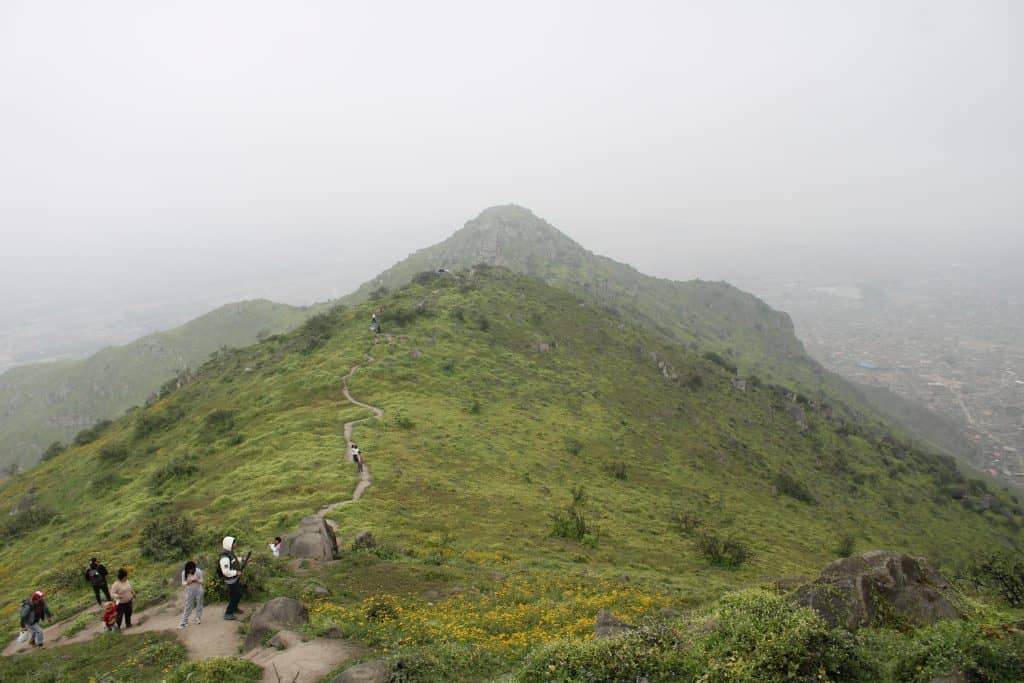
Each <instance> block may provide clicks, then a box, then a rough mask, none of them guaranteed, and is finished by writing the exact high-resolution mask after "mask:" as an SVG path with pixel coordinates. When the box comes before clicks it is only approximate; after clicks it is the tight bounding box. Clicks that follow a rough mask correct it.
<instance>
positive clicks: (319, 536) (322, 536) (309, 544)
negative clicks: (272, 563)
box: [281, 515, 338, 560]
mask: <svg viewBox="0 0 1024 683" xmlns="http://www.w3.org/2000/svg"><path fill="white" fill-rule="evenodd" d="M281 554H282V555H284V556H286V557H300V558H306V559H311V560H333V559H335V558H336V557H337V556H338V539H337V537H336V536H335V535H334V530H333V529H331V527H330V526H329V525H328V524H327V522H326V521H324V519H323V517H318V516H317V515H311V516H309V517H304V518H303V519H302V521H301V522H299V529H298V531H295V532H293V533H290V534H288V535H287V536H285V537H284V538H283V539H282V541H281Z"/></svg>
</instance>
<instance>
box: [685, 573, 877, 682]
mask: <svg viewBox="0 0 1024 683" xmlns="http://www.w3.org/2000/svg"><path fill="white" fill-rule="evenodd" d="M702 618H704V619H706V621H705V625H704V626H703V628H702V630H704V631H705V632H706V635H704V636H703V637H700V638H698V639H697V640H696V641H695V642H694V643H693V646H692V648H691V649H689V650H688V653H687V654H688V657H689V658H690V661H691V663H692V664H691V666H692V668H693V670H694V671H696V672H697V674H698V675H699V680H701V681H707V682H708V683H727V682H728V683H731V682H733V681H763V682H764V683H773V682H775V681H837V680H838V681H875V680H878V678H879V677H878V675H877V674H878V672H876V671H873V670H872V667H871V666H870V665H869V664H868V663H867V661H866V660H865V658H864V657H863V656H862V655H861V654H860V652H859V650H858V648H857V641H856V640H855V639H854V637H853V636H851V635H850V634H849V633H847V632H845V631H842V630H829V629H828V628H827V627H825V626H824V625H823V624H822V623H821V621H820V620H819V619H818V617H817V615H816V614H815V613H814V612H812V611H811V610H809V609H805V608H800V607H796V606H794V605H793V604H792V603H791V602H790V601H789V599H788V598H787V597H785V596H783V595H780V594H778V593H775V592H771V591H767V590H761V589H749V590H744V591H738V592H735V593H730V594H727V595H725V596H724V597H723V598H721V599H720V600H719V601H718V603H716V604H715V605H714V607H713V608H712V609H711V610H710V611H709V612H708V613H707V614H706V615H704V616H703V617H702Z"/></svg>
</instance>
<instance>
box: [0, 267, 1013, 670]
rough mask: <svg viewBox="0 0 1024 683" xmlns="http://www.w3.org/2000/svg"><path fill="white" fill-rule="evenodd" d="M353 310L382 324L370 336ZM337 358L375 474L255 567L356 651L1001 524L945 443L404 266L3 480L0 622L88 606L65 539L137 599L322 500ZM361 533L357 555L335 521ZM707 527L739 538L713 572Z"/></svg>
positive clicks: (474, 633) (344, 483)
mask: <svg viewBox="0 0 1024 683" xmlns="http://www.w3.org/2000/svg"><path fill="white" fill-rule="evenodd" d="M372 311H378V312H379V313H380V316H381V319H382V321H383V325H384V329H385V333H386V334H385V335H382V336H379V337H374V336H373V335H372V334H371V333H369V332H368V330H367V323H368V321H369V318H370V314H371V312H372ZM356 365H359V366H361V369H360V370H359V371H358V372H357V373H355V374H354V375H353V376H352V378H351V380H350V381H349V386H350V389H351V393H352V395H353V396H354V397H356V398H357V399H358V400H360V401H362V402H364V403H366V404H371V405H375V406H380V407H381V408H383V409H384V410H385V417H384V418H383V419H378V418H373V419H370V420H368V421H367V422H365V423H362V424H360V425H358V426H357V427H356V428H355V434H354V438H355V439H356V440H357V442H358V443H359V444H360V446H361V447H362V449H363V453H364V454H365V456H366V460H367V463H368V464H369V466H370V468H371V469H372V473H373V486H372V487H371V488H370V489H369V490H368V491H367V492H366V494H365V495H364V496H363V497H362V499H361V500H360V501H359V502H358V503H356V504H352V505H348V506H345V507H343V508H339V509H338V510H337V511H335V512H332V513H330V515H331V516H332V517H333V518H334V519H335V521H336V522H337V523H338V525H339V527H340V530H341V531H340V534H341V539H342V544H341V545H342V548H343V550H344V553H343V559H342V560H341V561H339V562H337V563H334V564H328V565H324V566H323V567H320V568H317V567H313V568H310V569H308V571H309V572H314V573H313V574H307V575H304V576H293V575H291V574H290V573H289V572H288V571H287V570H286V568H285V567H284V566H283V563H282V564H276V565H270V566H272V568H273V572H272V573H273V574H274V575H273V577H271V579H272V580H268V582H267V584H266V586H267V588H268V590H270V591H271V592H276V593H283V594H288V595H294V596H299V597H305V598H306V599H308V600H314V599H315V600H316V602H315V607H314V610H313V613H314V625H313V627H312V628H325V627H327V626H328V625H330V624H337V625H338V626H339V628H341V629H342V631H343V632H344V633H346V635H350V636H354V637H357V638H359V639H361V640H363V641H364V642H367V643H369V644H371V645H373V646H374V647H376V648H378V651H380V648H388V649H389V650H393V649H395V648H398V649H401V648H410V647H421V646H423V647H430V646H432V644H437V643H440V642H441V641H445V640H447V641H450V642H453V643H462V644H466V645H468V646H473V647H477V648H479V649H480V651H481V652H483V653H485V654H486V653H496V654H495V656H500V657H506V658H512V659H515V658H519V657H522V656H524V655H525V653H527V652H528V651H529V650H530V648H533V647H536V646H537V645H538V644H539V643H541V642H543V641H544V640H547V639H551V638H559V637H579V636H582V635H584V634H585V633H586V632H589V631H590V630H591V629H592V623H593V615H594V612H595V611H596V610H597V609H598V608H599V607H608V608H614V609H616V610H618V612H619V613H620V614H622V615H624V616H626V617H627V618H639V617H640V616H642V615H644V614H650V613H652V612H654V611H656V610H657V609H658V608H661V607H680V606H686V605H692V604H693V603H694V602H699V601H703V600H706V599H708V598H709V597H712V596H714V595H717V594H719V593H720V592H721V591H723V590H725V589H727V588H729V587H734V586H737V585H740V584H744V583H748V582H751V581H754V580H756V579H757V578H758V577H764V576H778V575H783V574H804V575H810V574H812V572H815V571H816V570H817V568H819V567H820V566H821V565H822V564H823V563H824V562H825V561H827V560H829V559H832V557H834V552H835V551H834V550H833V548H834V547H835V546H837V545H839V542H840V539H841V538H842V537H843V536H846V535H850V536H851V537H853V539H854V543H855V545H856V546H857V547H860V548H869V547H886V548H892V549H897V550H904V551H908V552H911V553H915V554H924V555H927V556H929V557H931V558H933V559H937V560H940V561H942V562H944V563H956V562H961V561H964V560H966V559H968V558H971V557H972V556H974V555H976V554H978V553H980V552H982V551H983V550H985V549H987V548H993V547H1012V546H1015V545H1016V544H1018V543H1019V541H1020V532H1019V525H1020V523H1021V522H1022V520H1024V517H1022V511H1021V509H1020V507H1019V505H1018V504H1017V503H1016V502H1015V501H1014V500H1012V498H1011V497H1010V496H1009V495H1008V494H1006V493H1005V492H1003V491H998V490H993V489H990V487H989V486H988V485H987V484H985V483H984V482H981V481H969V480H966V479H965V478H964V477H963V475H962V474H961V473H960V472H958V471H957V468H956V467H955V465H954V464H953V463H952V461H951V460H950V459H948V458H943V457H940V456H933V455H930V454H928V453H925V452H921V451H919V450H916V449H914V448H912V447H909V446H908V445H906V444H903V443H901V442H899V441H898V440H895V439H891V438H890V439H886V440H877V439H875V438H874V437H872V436H871V435H870V433H869V432H868V430H866V429H861V428H860V427H861V426H860V425H857V424H849V423H846V422H839V421H837V420H835V419H834V418H833V417H831V416H830V415H829V412H828V411H827V410H826V409H824V407H822V406H820V405H817V404H814V403H812V402H810V401H807V400H806V399H805V400H801V399H800V398H799V397H797V396H794V395H792V394H789V393H787V392H784V391H781V390H778V389H776V388H773V387H771V386H768V385H757V384H755V383H750V384H747V385H746V386H742V385H741V384H740V383H738V382H735V381H734V380H735V379H736V378H735V376H734V375H733V374H732V373H729V372H727V371H725V370H724V369H723V368H722V367H721V366H720V364H718V363H716V362H714V361H712V360H709V359H706V358H704V357H703V356H702V355H701V354H699V353H696V352H693V351H690V350H687V349H686V348H683V347H680V346H678V345H675V344H670V343H666V342H665V341H664V339H662V338H661V337H660V336H659V335H657V334H655V333H653V332H652V331H651V330H650V329H648V328H647V327H645V326H642V325H634V324H631V323H628V322H625V321H623V320H622V319H620V318H619V317H616V316H614V315H611V314H609V313H608V312H607V311H605V310H603V309H601V308H599V307H596V306H592V305H589V304H587V303H585V302H583V301H581V300H580V299H578V298H577V297H574V296H572V295H570V294H567V293H565V292H563V291H560V290H557V289H554V288H551V287H548V286H546V285H544V284H542V283H540V282H539V281H537V280H535V279H531V278H526V277H523V276H520V275H516V274H512V273H509V272H506V271H503V270H499V269H490V268H484V269H475V270H474V271H472V272H460V273H453V274H437V273H425V274H422V275H421V276H418V277H414V282H413V283H412V284H410V285H408V286H407V287H405V288H402V289H401V290H400V291H398V292H396V293H393V294H391V295H388V296H384V297H381V298H379V299H378V300H377V301H374V302H372V303H367V304H363V305H361V306H357V307H353V308H344V307H339V308H336V309H334V310H332V311H331V312H329V313H325V314H321V315H318V316H316V317H314V318H312V319H311V320H309V321H308V322H307V323H305V324H304V325H303V326H302V327H301V328H299V329H298V330H296V331H295V332H293V333H290V334H287V335H275V336H272V337H269V338H267V339H265V340H264V341H262V342H261V343H259V344H257V345H255V346H252V347H249V348H246V349H236V350H225V351H223V352H220V353H217V354H216V355H215V356H214V357H213V358H212V359H211V360H210V361H209V362H207V363H206V364H205V365H203V366H202V367H201V368H200V369H199V370H198V371H197V373H196V374H195V377H194V378H193V379H192V381H191V382H189V383H186V384H184V385H183V386H181V387H180V388H177V389H175V390H173V391H170V392H169V393H167V394H166V395H165V396H164V397H163V398H161V399H159V400H158V401H156V402H155V403H154V404H152V405H150V406H147V407H144V408H139V409H136V410H133V411H131V412H130V413H129V414H127V415H126V416H124V417H123V418H121V419H119V420H118V421H117V422H116V423H115V424H113V425H112V426H111V427H110V428H109V429H107V430H106V431H105V432H104V433H103V434H102V435H100V437H99V438H98V439H97V440H96V441H95V442H93V443H90V444H87V445H85V446H81V447H73V448H71V449H69V450H68V451H67V452H65V453H62V454H60V455H58V456H56V457H54V458H53V459H51V460H48V461H47V462H44V463H43V464H42V465H40V466H39V467H38V468H35V469H33V470H32V471H30V472H27V473H25V474H22V475H19V476H18V477H15V478H14V479H12V480H10V481H7V482H5V483H3V484H2V485H0V510H9V509H11V508H13V507H15V506H16V505H17V504H19V502H21V501H24V500H26V495H28V494H30V492H34V493H33V494H32V495H33V496H34V497H33V498H30V499H29V500H31V501H32V502H31V505H29V504H28V503H26V504H25V505H26V506H28V507H29V509H28V511H27V512H22V513H19V515H14V516H12V517H10V519H11V520H13V521H9V522H8V523H7V527H6V529H5V530H4V531H5V533H4V534H3V538H4V543H5V548H4V552H3V553H2V554H0V571H2V572H3V573H4V575H5V576H6V577H7V580H6V581H5V582H4V585H3V586H2V587H0V593H2V594H3V598H4V599H2V600H0V605H2V607H0V619H3V618H4V617H8V616H10V614H11V611H12V610H13V609H15V607H16V605H17V600H16V599H15V598H16V597H18V596H20V595H23V594H26V593H27V592H28V591H29V590H31V589H35V588H43V589H44V590H48V591H50V592H51V595H52V596H53V603H54V606H55V607H56V608H58V609H59V610H62V612H63V613H67V612H68V611H69V610H72V609H74V608H76V607H79V606H84V605H86V604H88V601H89V600H90V599H91V594H89V593H86V591H84V590H83V589H82V587H81V585H80V582H81V576H80V569H79V568H78V565H79V564H80V563H81V562H82V558H87V557H90V556H91V555H95V554H98V555H101V556H102V557H104V558H106V560H107V562H108V566H109V565H115V566H120V565H131V566H132V567H134V575H135V577H136V581H137V583H138V585H139V586H140V591H141V592H143V593H145V594H147V595H153V594H158V593H159V592H160V591H163V590H165V588H163V586H164V578H165V577H167V576H169V575H170V573H171V571H172V568H173V567H175V566H178V564H179V562H180V560H181V559H182V558H183V557H185V556H186V554H192V553H195V552H200V553H205V554H207V556H208V557H209V553H212V552H214V551H215V549H216V546H217V539H218V538H219V537H220V536H222V535H225V534H231V535H234V536H238V537H240V538H241V539H242V545H243V547H245V548H248V547H255V548H256V549H257V555H259V549H260V548H262V547H263V546H262V543H263V542H264V541H263V539H267V538H271V537H273V536H274V535H277V534H280V535H283V534H284V533H285V532H287V531H289V530H290V529H292V528H294V526H295V525H296V524H297V522H298V521H299V519H301V518H302V517H304V516H306V515H309V514H312V513H313V512H314V511H315V510H317V509H318V508H320V507H321V506H322V505H324V504H327V503H330V502H333V501H337V500H342V499H345V498H347V497H348V496H349V495H350V494H351V491H352V490H353V488H354V486H355V483H356V473H355V472H354V469H353V468H352V466H351V463H350V462H348V459H347V457H346V454H345V452H346V449H345V443H344V437H343V434H342V424H343V423H345V422H347V421H350V420H354V419H357V418H360V417H372V414H371V413H369V411H364V410H362V409H359V408H356V407H354V406H353V405H352V404H350V403H349V402H348V401H347V400H345V398H344V393H343V383H342V378H343V377H344V376H345V375H346V374H348V373H349V371H350V370H351V368H352V367H353V366H356ZM32 510H35V512H32ZM48 511H49V512H48ZM50 513H55V516H52V517H51V516H50ZM23 514H31V515H33V517H31V519H32V520H33V523H32V524H26V525H19V524H18V522H17V520H18V519H22V518H21V517H20V515H23ZM178 515H181V516H183V517H184V519H185V520H190V522H189V521H186V522H179V521H177V516H178ZM190 526H194V527H195V530H194V533H190V532H188V529H189V527H190ZM362 529H366V530H370V531H371V532H372V533H373V535H374V536H375V537H376V539H377V547H376V548H375V549H374V550H372V552H364V551H360V552H353V551H351V550H350V547H349V545H348V544H347V543H346V542H345V541H346V539H349V538H351V536H352V535H353V534H354V533H355V532H357V531H359V530H362ZM143 530H146V531H145V533H143ZM709 538H719V539H725V538H728V539H732V540H733V541H734V542H735V544H738V545H739V546H741V547H744V548H746V549H747V550H749V551H750V552H751V553H752V557H750V558H748V559H741V561H740V562H739V564H740V566H739V568H738V569H727V568H723V567H719V566H715V565H714V564H711V563H709V560H708V554H707V542H708V539H709ZM178 545H180V546H181V548H180V549H179V550H177V551H176V550H174V548H175V547H176V546H178ZM143 547H146V548H149V549H150V550H151V552H153V553H155V554H156V556H157V557H159V558H161V559H154V558H153V557H150V556H146V555H143V554H142V548H143ZM207 561H208V560H207ZM255 566H259V565H258V564H257V565H255ZM267 571H269V570H267ZM624 575H628V578H627V579H620V581H626V582H627V583H626V584H623V583H621V582H615V581H612V579H614V578H616V577H622V576H624ZM255 576H259V575H258V574H256V575H254V578H255ZM317 586H323V587H324V588H326V589H327V590H328V591H329V594H330V595H332V596H333V597H332V598H330V599H327V598H323V597H315V596H317V595H318V593H316V592H314V588H316V587H317ZM320 595H322V593H321V594H320ZM367 614H369V615H371V616H370V617H369V618H368V617H366V615H367ZM381 615H383V616H381ZM517 615H518V616H517ZM9 621H10V620H7V622H5V623H9ZM502 661H507V660H502ZM455 678H458V676H455Z"/></svg>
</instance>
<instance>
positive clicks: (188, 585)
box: [178, 560, 206, 628]
mask: <svg viewBox="0 0 1024 683" xmlns="http://www.w3.org/2000/svg"><path fill="white" fill-rule="evenodd" d="M181 585H182V586H184V587H185V612H184V613H183V614H182V615H181V625H180V626H178V628H185V627H186V626H188V615H189V614H191V613H192V610H193V609H194V610H195V611H196V626H198V625H199V624H201V623H203V595H204V593H205V592H206V591H205V590H204V588H203V570H202V569H200V568H199V567H198V566H196V563H195V560H189V561H188V562H186V563H185V568H184V569H183V570H181Z"/></svg>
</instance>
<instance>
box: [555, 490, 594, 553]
mask: <svg viewBox="0 0 1024 683" xmlns="http://www.w3.org/2000/svg"><path fill="white" fill-rule="evenodd" d="M586 502H587V492H586V490H585V489H584V488H583V487H582V486H579V487H576V488H574V489H573V490H572V503H570V504H569V505H568V506H567V507H565V508H563V509H561V510H556V511H554V512H551V513H548V518H549V519H550V520H551V535H552V536H554V537H556V538H564V539H567V540H570V541H576V542H578V543H579V542H583V541H585V540H589V539H593V538H594V529H593V528H591V526H590V524H589V523H588V522H587V516H586V513H585V512H584V509H583V508H584V506H585V505H586Z"/></svg>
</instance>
